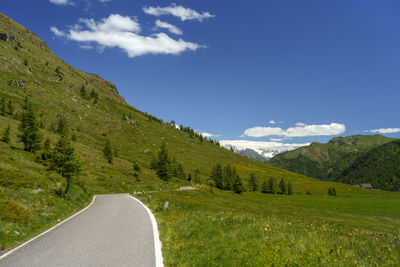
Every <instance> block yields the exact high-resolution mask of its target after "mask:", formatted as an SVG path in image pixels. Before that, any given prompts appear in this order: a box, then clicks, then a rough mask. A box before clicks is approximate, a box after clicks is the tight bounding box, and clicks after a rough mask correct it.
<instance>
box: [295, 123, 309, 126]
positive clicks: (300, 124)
mask: <svg viewBox="0 0 400 267" xmlns="http://www.w3.org/2000/svg"><path fill="white" fill-rule="evenodd" d="M306 125H307V124H305V123H302V122H298V123H296V126H297V127H303V126H306Z"/></svg>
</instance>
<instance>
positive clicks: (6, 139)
mask: <svg viewBox="0 0 400 267" xmlns="http://www.w3.org/2000/svg"><path fill="white" fill-rule="evenodd" d="M1 141H3V142H4V143H7V144H9V143H10V141H11V128H10V125H8V126H7V128H6V129H5V130H4V132H3V135H2V136H1Z"/></svg>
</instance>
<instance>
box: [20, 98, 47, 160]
mask: <svg viewBox="0 0 400 267" xmlns="http://www.w3.org/2000/svg"><path fill="white" fill-rule="evenodd" d="M21 117H22V118H21V124H20V126H19V131H20V134H19V135H18V138H19V140H20V141H21V142H22V143H23V144H24V150H25V151H30V152H35V151H37V150H40V147H41V144H40V143H41V141H42V135H41V133H40V131H39V123H38V121H37V120H36V115H35V112H34V111H33V108H32V105H31V104H30V103H28V107H27V109H26V110H25V111H24V113H23V114H22V116H21Z"/></svg>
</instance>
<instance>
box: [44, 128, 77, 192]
mask: <svg viewBox="0 0 400 267" xmlns="http://www.w3.org/2000/svg"><path fill="white" fill-rule="evenodd" d="M49 161H50V163H49V169H50V170H54V171H56V172H57V173H59V174H60V175H61V176H62V177H64V178H66V180H67V185H66V188H65V191H64V199H65V198H66V196H67V194H68V191H69V187H70V183H71V180H72V178H73V177H74V176H76V175H78V174H79V173H80V171H81V164H80V162H79V161H78V160H77V158H76V156H75V152H74V147H73V146H72V144H71V142H70V141H69V139H68V137H67V136H65V135H62V136H61V137H60V139H59V140H58V141H57V143H56V144H55V146H54V149H53V150H52V152H51V155H50V159H49Z"/></svg>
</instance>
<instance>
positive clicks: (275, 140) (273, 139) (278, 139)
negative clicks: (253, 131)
mask: <svg viewBox="0 0 400 267" xmlns="http://www.w3.org/2000/svg"><path fill="white" fill-rule="evenodd" d="M269 140H270V141H272V142H280V141H282V140H283V139H282V138H271V139H269Z"/></svg>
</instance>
